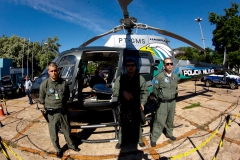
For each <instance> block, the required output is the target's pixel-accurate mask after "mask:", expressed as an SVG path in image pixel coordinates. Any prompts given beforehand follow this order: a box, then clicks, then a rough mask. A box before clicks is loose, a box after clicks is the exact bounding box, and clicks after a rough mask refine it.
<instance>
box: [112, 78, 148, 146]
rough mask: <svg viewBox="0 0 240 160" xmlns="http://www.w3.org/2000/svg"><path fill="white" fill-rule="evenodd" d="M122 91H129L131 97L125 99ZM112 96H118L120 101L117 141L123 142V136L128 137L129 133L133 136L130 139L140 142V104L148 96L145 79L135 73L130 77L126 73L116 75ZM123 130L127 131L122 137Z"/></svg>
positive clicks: (145, 100) (143, 103)
mask: <svg viewBox="0 0 240 160" xmlns="http://www.w3.org/2000/svg"><path fill="white" fill-rule="evenodd" d="M124 91H127V92H128V93H130V94H131V95H132V96H133V99H132V100H126V99H125V98H124V96H123V92H124ZM113 96H114V97H119V100H120V103H121V106H120V112H121V113H120V128H119V135H118V137H119V139H118V143H119V144H122V143H123V142H125V140H123V138H124V139H125V138H126V139H129V138H130V134H132V135H133V137H134V138H133V139H131V140H132V141H134V142H135V141H138V143H142V129H141V122H140V114H141V113H140V106H141V104H142V105H145V103H146V102H147V98H148V87H147V85H146V81H145V79H144V78H143V77H142V76H141V75H139V74H135V75H134V76H133V77H130V76H128V75H127V74H124V75H122V76H120V77H118V78H117V79H116V81H115V84H114V88H113ZM125 132H128V133H127V136H125V137H124V136H123V133H125ZM136 135H138V136H136ZM127 141H128V140H127Z"/></svg>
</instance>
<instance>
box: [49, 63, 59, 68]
mask: <svg viewBox="0 0 240 160" xmlns="http://www.w3.org/2000/svg"><path fill="white" fill-rule="evenodd" d="M48 67H56V68H57V67H58V66H57V64H56V63H55V62H50V63H49V65H48Z"/></svg>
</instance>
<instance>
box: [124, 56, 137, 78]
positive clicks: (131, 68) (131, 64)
mask: <svg viewBox="0 0 240 160" xmlns="http://www.w3.org/2000/svg"><path fill="white" fill-rule="evenodd" d="M125 67H126V70H127V73H128V74H133V75H134V74H135V72H136V68H137V66H136V62H135V61H134V60H133V59H128V60H127V61H126V66H125Z"/></svg>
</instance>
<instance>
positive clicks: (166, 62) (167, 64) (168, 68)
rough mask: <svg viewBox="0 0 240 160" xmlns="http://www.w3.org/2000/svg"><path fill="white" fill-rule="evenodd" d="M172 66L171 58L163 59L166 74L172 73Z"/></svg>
mask: <svg viewBox="0 0 240 160" xmlns="http://www.w3.org/2000/svg"><path fill="white" fill-rule="evenodd" d="M172 66H173V62H172V60H171V58H165V59H164V67H165V71H166V72H167V73H171V72H172Z"/></svg>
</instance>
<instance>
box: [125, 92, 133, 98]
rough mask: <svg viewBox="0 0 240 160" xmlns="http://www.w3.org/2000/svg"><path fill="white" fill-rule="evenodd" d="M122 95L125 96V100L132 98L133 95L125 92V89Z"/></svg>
mask: <svg viewBox="0 0 240 160" xmlns="http://www.w3.org/2000/svg"><path fill="white" fill-rule="evenodd" d="M123 96H124V98H126V100H131V99H133V96H132V95H131V94H130V93H128V92H126V91H124V92H123Z"/></svg>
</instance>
